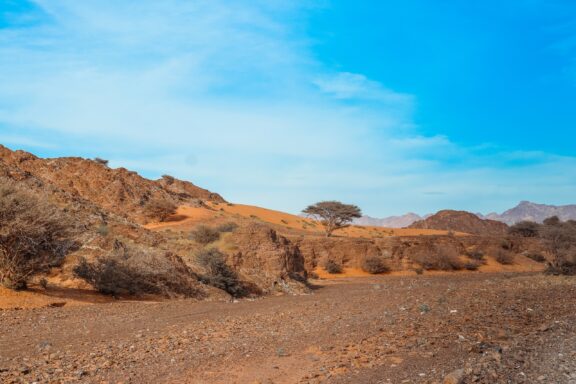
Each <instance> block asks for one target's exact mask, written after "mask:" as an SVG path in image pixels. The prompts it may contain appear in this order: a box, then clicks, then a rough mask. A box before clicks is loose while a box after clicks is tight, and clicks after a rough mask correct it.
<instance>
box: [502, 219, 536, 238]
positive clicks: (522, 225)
mask: <svg viewBox="0 0 576 384" xmlns="http://www.w3.org/2000/svg"><path fill="white" fill-rule="evenodd" d="M539 231H540V225H539V224H537V223H534V222H532V221H521V222H519V223H516V224H514V225H513V226H511V227H510V228H509V229H508V233H509V234H510V235H512V236H521V237H538V233H539Z"/></svg>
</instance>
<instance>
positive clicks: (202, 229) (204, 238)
mask: <svg viewBox="0 0 576 384" xmlns="http://www.w3.org/2000/svg"><path fill="white" fill-rule="evenodd" d="M190 239H192V240H194V241H195V242H197V243H199V244H202V245H207V244H210V243H213V242H215V241H218V240H219V239H220V232H219V231H218V230H216V229H214V228H210V227H208V226H206V225H199V226H197V227H196V228H194V230H192V232H190Z"/></svg>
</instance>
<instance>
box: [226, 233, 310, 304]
mask: <svg viewBox="0 0 576 384" xmlns="http://www.w3.org/2000/svg"><path fill="white" fill-rule="evenodd" d="M230 241H231V242H232V243H233V244H234V245H235V247H236V248H237V250H236V251H235V252H234V253H233V254H232V256H231V257H230V263H231V264H232V267H233V268H234V269H235V270H236V271H238V272H239V274H240V275H241V276H242V277H244V278H245V279H247V280H249V281H250V282H252V283H254V284H256V285H257V286H258V288H260V289H261V290H262V291H263V292H265V293H266V292H274V291H289V292H292V291H295V290H302V289H303V288H304V285H303V282H305V281H306V269H305V267H304V257H303V256H302V253H301V252H300V249H299V248H298V247H297V246H295V245H294V244H293V243H292V242H290V241H289V240H288V239H287V238H285V237H283V236H280V235H278V234H277V233H276V231H275V230H273V229H271V228H270V227H267V226H265V225H261V224H249V225H247V226H243V227H240V228H238V229H236V231H235V232H234V233H233V234H232V235H231V236H230Z"/></svg>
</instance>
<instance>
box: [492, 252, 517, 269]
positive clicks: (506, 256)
mask: <svg viewBox="0 0 576 384" xmlns="http://www.w3.org/2000/svg"><path fill="white" fill-rule="evenodd" d="M494 258H495V259H496V261H497V262H499V263H500V264H502V265H512V264H514V255H513V254H512V253H511V252H509V251H507V250H505V249H499V250H497V251H496V255H495V256H494Z"/></svg>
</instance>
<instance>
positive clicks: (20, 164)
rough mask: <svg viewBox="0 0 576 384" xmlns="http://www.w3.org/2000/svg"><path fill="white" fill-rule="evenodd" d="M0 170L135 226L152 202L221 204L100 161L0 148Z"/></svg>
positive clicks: (196, 190)
mask: <svg viewBox="0 0 576 384" xmlns="http://www.w3.org/2000/svg"><path fill="white" fill-rule="evenodd" d="M0 167H2V168H4V169H5V170H8V168H11V169H12V171H11V172H12V173H18V172H20V173H22V174H24V175H28V176H31V177H34V178H36V179H37V180H39V181H41V182H43V183H46V184H48V185H51V186H53V187H56V188H59V189H61V190H63V191H65V192H68V193H69V194H71V195H72V196H76V197H80V198H82V199H85V200H87V201H89V202H91V203H93V204H96V205H97V206H99V207H101V208H103V209H104V210H106V211H109V212H113V213H115V214H117V215H120V216H122V217H126V218H130V219H132V220H135V221H137V222H144V221H145V215H144V214H143V212H144V210H145V207H146V205H147V204H148V203H150V202H152V201H163V202H169V203H172V204H175V205H182V204H187V203H188V204H191V203H194V202H195V200H196V199H202V200H208V201H216V202H224V199H223V198H222V197H221V196H220V195H218V194H216V193H213V192H210V191H208V190H206V189H203V188H200V187H197V186H195V185H194V184H192V183H190V182H187V181H181V180H177V179H174V178H171V177H164V178H162V179H160V180H157V181H154V180H149V179H146V178H144V177H142V176H140V175H138V174H137V173H136V172H132V171H129V170H127V169H125V168H118V169H112V168H109V167H108V166H107V165H106V164H105V163H103V162H101V161H100V162H99V161H95V160H87V159H83V158H80V157H63V158H55V159H41V158H38V157H36V156H34V155H32V154H31V153H28V152H24V151H11V150H10V149H8V148H6V147H4V146H2V145H0ZM8 173H10V172H8Z"/></svg>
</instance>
